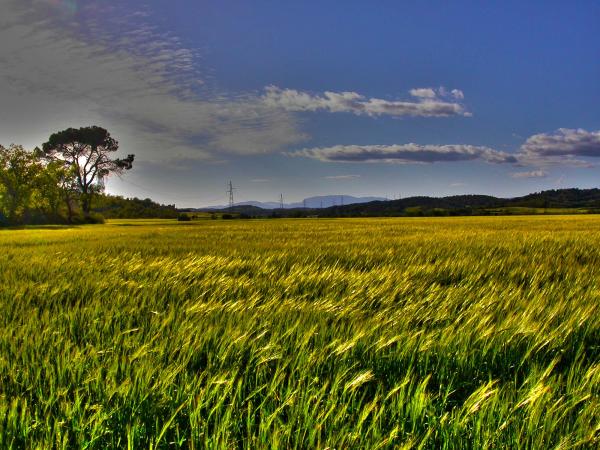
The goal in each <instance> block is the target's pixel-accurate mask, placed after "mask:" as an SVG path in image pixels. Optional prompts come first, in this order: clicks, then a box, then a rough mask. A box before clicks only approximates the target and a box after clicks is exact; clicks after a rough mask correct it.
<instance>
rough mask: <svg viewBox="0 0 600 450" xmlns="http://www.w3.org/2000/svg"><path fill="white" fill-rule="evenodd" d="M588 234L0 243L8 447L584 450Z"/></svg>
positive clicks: (442, 229)
mask: <svg viewBox="0 0 600 450" xmlns="http://www.w3.org/2000/svg"><path fill="white" fill-rule="evenodd" d="M599 243H600V218H597V217H595V216H568V217H567V216H565V217H559V216H551V217H496V218H444V219H442V218H435V219H433V218H430V219H428V218H405V219H337V220H336V219H332V220H323V219H320V220H311V219H298V220H255V221H201V222H194V223H177V222H175V221H114V222H109V223H108V224H106V225H99V226H86V227H80V228H60V229H51V230H45V229H26V230H9V231H2V232H0V321H1V325H2V326H1V327H0V447H2V448H22V447H27V448H36V447H37V448H52V447H55V448H73V447H76V448H79V447H81V448H123V447H129V448H172V447H175V448H177V447H182V448H325V447H331V448H334V447H335V448H431V449H441V448H444V449H454V448H457V449H458V448H531V449H540V448H587V447H589V448H592V447H594V446H597V445H599V444H600V397H599V393H600V392H599V391H600V351H599V348H600V332H599V329H600V244H599Z"/></svg>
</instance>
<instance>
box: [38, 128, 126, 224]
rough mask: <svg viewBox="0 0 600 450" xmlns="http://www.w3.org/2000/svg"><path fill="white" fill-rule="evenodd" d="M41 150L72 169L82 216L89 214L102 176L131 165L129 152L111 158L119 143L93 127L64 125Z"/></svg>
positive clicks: (118, 172)
mask: <svg viewBox="0 0 600 450" xmlns="http://www.w3.org/2000/svg"><path fill="white" fill-rule="evenodd" d="M42 149H43V152H44V155H45V156H46V157H47V158H49V159H51V160H54V161H63V162H64V164H65V165H66V166H68V167H70V168H71V169H72V170H73V173H74V176H75V181H76V185H77V188H78V190H79V193H80V196H81V208H82V210H83V212H84V214H85V215H89V213H90V209H91V202H92V198H93V196H94V194H96V193H98V192H100V191H101V190H102V186H103V185H102V182H103V180H104V178H105V177H107V176H109V175H110V174H111V173H116V174H120V173H122V172H123V171H125V170H130V169H131V168H132V167H133V160H134V155H132V154H130V155H128V156H127V157H126V158H122V159H120V158H115V159H113V158H111V156H112V153H114V152H116V151H117V150H118V149H119V143H118V142H117V141H116V140H115V139H113V138H112V137H111V135H110V133H109V132H108V131H107V130H105V129H104V128H101V127H97V126H91V127H83V128H78V129H76V128H68V129H66V130H63V131H60V132H58V133H54V134H53V135H52V136H50V138H49V139H48V142H46V143H44V145H43V147H42Z"/></svg>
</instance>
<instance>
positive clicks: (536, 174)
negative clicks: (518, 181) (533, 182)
mask: <svg viewBox="0 0 600 450" xmlns="http://www.w3.org/2000/svg"><path fill="white" fill-rule="evenodd" d="M510 176H511V177H512V178H546V177H547V176H548V174H547V173H546V172H545V171H543V170H531V171H529V172H514V173H511V174H510Z"/></svg>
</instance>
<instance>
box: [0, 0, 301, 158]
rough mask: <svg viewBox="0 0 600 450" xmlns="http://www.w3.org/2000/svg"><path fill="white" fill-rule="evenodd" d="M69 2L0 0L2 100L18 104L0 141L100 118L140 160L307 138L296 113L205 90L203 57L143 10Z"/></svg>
mask: <svg viewBox="0 0 600 450" xmlns="http://www.w3.org/2000/svg"><path fill="white" fill-rule="evenodd" d="M63 3H64V2H53V1H46V0H4V1H3V5H2V15H1V16H0V50H1V51H0V101H1V102H2V104H4V105H6V104H11V105H13V107H12V108H11V110H10V112H8V111H6V109H5V108H3V109H4V110H5V111H4V112H2V113H0V118H1V120H0V141H7V142H9V141H18V142H24V141H26V140H27V139H30V136H31V135H32V129H40V132H39V133H40V136H39V137H38V136H37V135H36V139H37V140H38V141H39V140H41V139H45V138H47V137H48V134H49V133H50V132H53V131H57V130H58V129H61V128H65V127H67V126H83V125H89V124H92V123H94V124H97V125H100V126H105V127H106V128H108V129H109V130H110V131H111V132H112V134H113V135H115V137H117V138H118V139H119V140H120V141H121V144H122V145H121V147H122V148H123V149H124V150H125V151H128V152H132V153H136V154H137V156H138V158H139V159H140V160H143V159H146V160H161V159H164V160H174V159H180V160H188V159H213V158H215V155H219V154H222V153H233V154H255V153H266V152H272V151H276V150H281V149H283V148H285V147H287V146H288V145H290V144H293V143H298V142H300V141H301V140H303V139H304V138H305V136H304V135H303V133H301V132H300V131H299V129H298V127H297V120H296V119H295V118H294V117H293V116H292V115H290V114H288V113H285V112H282V111H279V110H274V109H273V108H271V107H269V106H268V105H265V103H264V102H263V100H262V99H261V98H260V97H259V96H257V95H237V96H236V95H231V94H220V93H216V92H214V91H211V90H210V89H209V88H208V87H206V81H207V80H206V79H205V78H203V76H202V73H201V71H200V69H199V67H201V61H200V58H199V55H198V54H197V53H196V52H195V51H194V50H193V49H190V48H187V47H186V46H185V45H184V44H183V42H182V41H181V40H180V39H178V38H177V37H176V36H173V35H170V34H167V33H163V32H160V31H159V30H157V29H156V28H154V27H153V26H151V25H150V24H149V23H148V22H147V20H148V19H147V16H148V12H147V11H145V10H142V11H139V10H132V9H131V8H130V7H129V5H128V2H125V1H115V2H110V3H109V2H103V1H90V2H77V4H75V3H73V4H74V5H75V6H77V5H79V7H78V8H63V7H61V5H62V4H63ZM21 139H23V140H21ZM24 143H25V142H24ZM38 143H39V142H38Z"/></svg>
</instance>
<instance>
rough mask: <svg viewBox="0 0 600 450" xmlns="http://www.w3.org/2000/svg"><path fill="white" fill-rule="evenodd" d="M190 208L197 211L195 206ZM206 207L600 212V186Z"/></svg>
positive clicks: (332, 212)
mask: <svg viewBox="0 0 600 450" xmlns="http://www.w3.org/2000/svg"><path fill="white" fill-rule="evenodd" d="M183 211H186V210H183ZM187 211H188V212H189V213H192V214H193V212H192V210H187ZM204 211H205V212H211V213H213V214H214V213H215V212H217V211H218V212H219V213H221V214H222V215H223V216H224V217H226V218H278V217H419V216H471V215H472V216H486V215H513V214H558V213H577V214H596V213H600V189H596V188H594V189H576V188H570V189H553V190H547V191H541V192H536V193H532V194H528V195H525V196H523V197H515V198H498V197H493V196H489V195H455V196H449V197H425V196H420V197H407V198H404V199H399V200H387V201H373V202H368V203H354V204H350V205H344V206H341V205H337V206H331V207H329V208H323V209H313V208H295V209H262V208H259V207H256V206H250V205H248V206H245V205H236V206H234V207H233V208H226V209H222V210H209V209H207V210H204Z"/></svg>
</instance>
